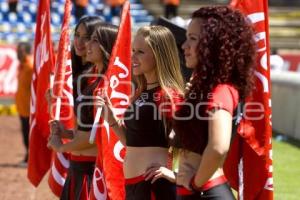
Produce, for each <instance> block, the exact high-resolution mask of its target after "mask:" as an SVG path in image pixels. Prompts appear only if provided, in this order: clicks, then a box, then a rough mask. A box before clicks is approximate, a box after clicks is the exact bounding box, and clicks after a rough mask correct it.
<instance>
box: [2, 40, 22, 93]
mask: <svg viewBox="0 0 300 200" xmlns="http://www.w3.org/2000/svg"><path fill="white" fill-rule="evenodd" d="M0 54H1V62H0V77H1V79H0V97H14V95H15V93H16V91H17V85H18V79H17V74H18V66H19V61H18V59H16V58H17V52H16V47H15V46H13V45H1V44H0Z"/></svg>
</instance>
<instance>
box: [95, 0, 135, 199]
mask: <svg viewBox="0 0 300 200" xmlns="http://www.w3.org/2000/svg"><path fill="white" fill-rule="evenodd" d="M129 7H130V4H129V1H126V2H125V4H124V5H123V10H122V16H121V23H120V27H119V31H118V36H117V39H116V42H115V44H114V48H113V51H112V55H111V57H110V62H109V66H108V69H107V72H106V77H107V80H109V83H106V84H105V87H106V88H107V94H108V97H109V99H110V101H111V103H112V105H113V107H114V110H113V111H114V113H115V114H116V115H117V116H119V117H120V116H122V115H123V114H124V112H125V110H126V108H127V106H128V105H129V96H130V94H131V69H130V67H131V60H130V58H131V23H130V9H129ZM101 88H103V85H100V86H99V87H98V89H101ZM98 132H99V133H97V136H96V143H97V147H98V156H97V161H96V168H95V172H94V177H93V179H94V180H93V192H92V194H91V199H98V200H99V199H101V200H102V199H112V200H124V199H125V180H124V175H123V159H124V156H125V148H124V146H123V145H122V144H121V142H120V141H119V139H118V137H117V136H116V134H115V133H114V132H113V130H112V129H110V128H109V127H108V126H107V124H106V127H104V126H102V127H101V129H100V130H99V131H98ZM104 180H105V181H104Z"/></svg>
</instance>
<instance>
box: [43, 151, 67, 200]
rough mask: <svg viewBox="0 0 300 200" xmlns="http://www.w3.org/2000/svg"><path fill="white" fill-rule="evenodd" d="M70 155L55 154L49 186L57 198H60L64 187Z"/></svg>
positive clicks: (53, 155)
mask: <svg viewBox="0 0 300 200" xmlns="http://www.w3.org/2000/svg"><path fill="white" fill-rule="evenodd" d="M68 157H69V154H66V153H64V154H62V153H56V152H53V154H52V163H51V169H50V173H49V177H48V184H49V187H50V189H51V190H52V192H53V193H54V194H55V195H56V196H58V197H59V196H60V194H61V192H62V187H63V186H64V183H65V179H66V177H67V170H68V168H69V165H70V162H69V159H68Z"/></svg>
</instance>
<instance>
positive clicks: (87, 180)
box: [60, 160, 95, 200]
mask: <svg viewBox="0 0 300 200" xmlns="http://www.w3.org/2000/svg"><path fill="white" fill-rule="evenodd" d="M94 168H95V162H85V161H72V160H71V161H70V167H69V169H68V175H67V178H66V182H65V184H64V187H63V191H62V194H61V196H60V200H81V197H82V196H86V195H84V194H83V193H84V192H85V191H84V189H85V188H86V187H87V188H88V191H87V192H88V193H89V192H90V189H91V185H92V180H93V173H94Z"/></svg>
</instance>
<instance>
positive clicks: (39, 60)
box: [35, 13, 49, 74]
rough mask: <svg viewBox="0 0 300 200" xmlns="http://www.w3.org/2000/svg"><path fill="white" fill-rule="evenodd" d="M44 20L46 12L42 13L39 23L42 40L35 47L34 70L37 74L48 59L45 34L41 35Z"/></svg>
mask: <svg viewBox="0 0 300 200" xmlns="http://www.w3.org/2000/svg"><path fill="white" fill-rule="evenodd" d="M45 20H46V13H44V14H43V15H42V24H41V35H42V40H41V41H40V43H39V44H38V45H37V47H36V57H35V59H36V60H35V63H36V72H37V74H39V73H40V69H41V67H42V66H43V65H44V63H45V62H47V61H48V59H49V51H48V49H47V36H46V35H43V34H44V32H43V28H44V23H45Z"/></svg>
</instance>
